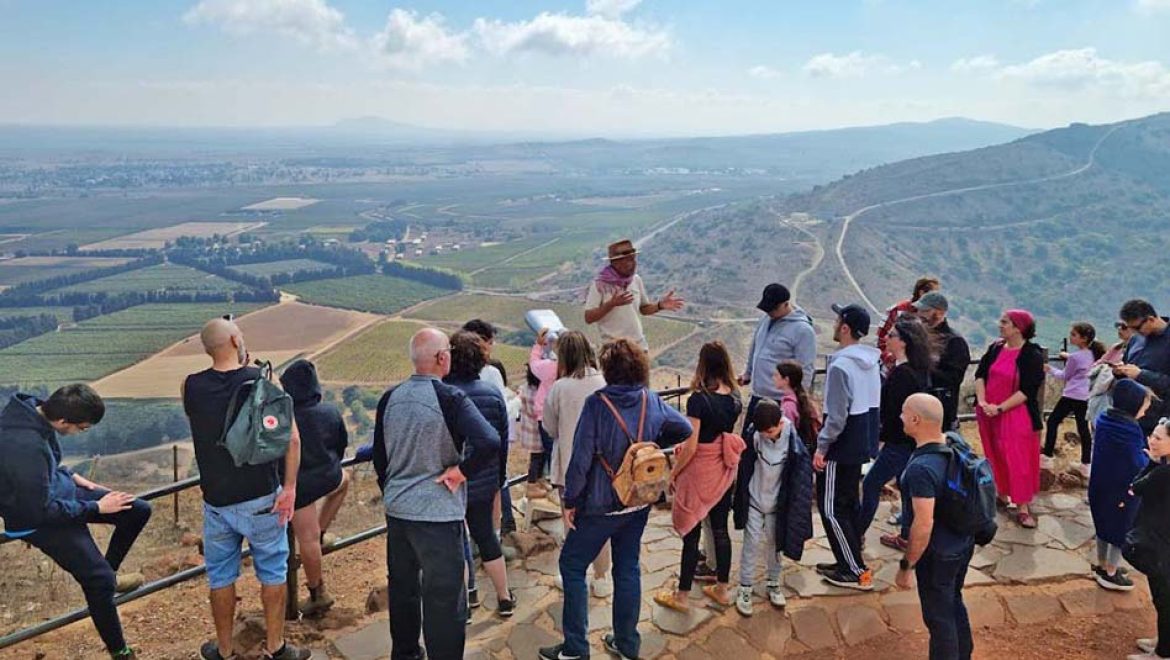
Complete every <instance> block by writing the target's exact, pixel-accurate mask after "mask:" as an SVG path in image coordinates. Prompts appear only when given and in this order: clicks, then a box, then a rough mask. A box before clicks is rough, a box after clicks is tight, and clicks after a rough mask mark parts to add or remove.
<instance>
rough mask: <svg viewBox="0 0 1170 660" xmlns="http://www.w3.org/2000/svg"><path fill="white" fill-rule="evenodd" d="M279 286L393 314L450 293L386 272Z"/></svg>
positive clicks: (323, 301)
mask: <svg viewBox="0 0 1170 660" xmlns="http://www.w3.org/2000/svg"><path fill="white" fill-rule="evenodd" d="M281 288H282V289H284V290H285V291H288V292H289V293H291V294H293V295H296V296H298V297H300V298H301V299H302V300H304V301H305V302H309V303H313V304H314V305H325V306H328V307H341V308H343V309H356V310H358V311H360V312H373V313H375V314H396V313H398V312H400V311H402V310H404V309H406V308H407V307H410V306H411V305H417V304H418V303H420V302H423V301H424V300H430V299H431V298H438V297H440V296H445V295H448V294H450V293H452V292H451V291H449V290H447V289H441V288H439V287H437V286H431V285H430V284H423V283H422V282H415V281H412V280H407V279H402V278H400V277H390V276H387V275H357V276H354V277H339V278H335V279H329V280H315V281H313V282H298V283H296V284H289V285H287V286H284V287H281Z"/></svg>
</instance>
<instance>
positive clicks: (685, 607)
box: [654, 589, 706, 614]
mask: <svg viewBox="0 0 1170 660" xmlns="http://www.w3.org/2000/svg"><path fill="white" fill-rule="evenodd" d="M704 591H706V589H704ZM654 602H655V603H658V604H659V605H661V606H663V607H665V608H667V609H669V610H674V611H675V612H682V613H683V614H686V613H687V612H690V611H691V606H690V605H689V604H687V603H680V602H679V601H678V599H676V598H675V597H674V592H673V591H659V592H658V593H656V594H654Z"/></svg>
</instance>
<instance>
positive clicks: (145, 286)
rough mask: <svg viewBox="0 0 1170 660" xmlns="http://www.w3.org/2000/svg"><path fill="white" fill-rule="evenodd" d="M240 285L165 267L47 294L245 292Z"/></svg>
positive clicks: (169, 265)
mask: <svg viewBox="0 0 1170 660" xmlns="http://www.w3.org/2000/svg"><path fill="white" fill-rule="evenodd" d="M245 288H247V287H245V286H244V285H243V284H240V283H238V282H232V281H231V280H227V279H224V278H222V277H219V276H218V275H212V274H210V273H205V272H203V271H201V270H196V269H194V268H190V267H188V266H181V265H179V264H172V263H165V264H159V265H157V266H148V267H147V268H139V269H138V270H132V271H130V272H127V273H119V274H117V275H111V276H110V277H103V278H100V279H96V280H90V281H88V282H82V283H80V284H74V285H73V286H69V287H65V288H63V289H55V290H53V291H52V292H51V293H111V294H113V293H141V292H147V291H160V290H164V289H165V290H168V291H214V292H227V291H239V290H242V289H245Z"/></svg>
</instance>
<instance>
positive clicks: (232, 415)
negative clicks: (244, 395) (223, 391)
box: [217, 379, 257, 447]
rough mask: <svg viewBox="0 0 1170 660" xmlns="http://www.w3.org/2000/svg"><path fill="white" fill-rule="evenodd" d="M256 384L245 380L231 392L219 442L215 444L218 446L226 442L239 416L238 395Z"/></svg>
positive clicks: (253, 381) (250, 380) (252, 380)
mask: <svg viewBox="0 0 1170 660" xmlns="http://www.w3.org/2000/svg"><path fill="white" fill-rule="evenodd" d="M256 382H257V381H256V379H249V380H245V381H244V382H242V383H240V384H239V385H236V387H235V389H234V390H232V396H231V398H230V399H228V406H227V413H226V414H225V415H224V418H223V432H221V433H220V434H219V442H218V443H217V444H218V445H219V446H221V447H222V446H224V444H225V443H226V442H227V435H228V431H229V430H230V429H231V428H232V424H235V423H236V418H237V417H239V416H240V410H241V408H237V407H236V406H237V405H239V403H240V393H241V392H243V391H244V388H245V387H255V386H256Z"/></svg>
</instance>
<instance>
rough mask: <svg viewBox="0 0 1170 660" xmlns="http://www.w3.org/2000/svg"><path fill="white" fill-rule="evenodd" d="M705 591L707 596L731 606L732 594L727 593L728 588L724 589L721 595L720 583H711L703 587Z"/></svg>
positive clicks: (724, 605)
mask: <svg viewBox="0 0 1170 660" xmlns="http://www.w3.org/2000/svg"><path fill="white" fill-rule="evenodd" d="M703 593H704V594H705V595H706V596H707V598H710V599H711V600H713V601H715V602H716V603H718V604H720V605H722V606H723V607H731V594H729V593H727V590H726V589H724V590H723V595H722V596H721V595H720V594H719V585H717V584H709V585H707V586H705V587H703Z"/></svg>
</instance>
